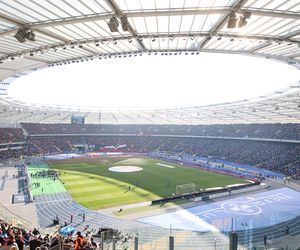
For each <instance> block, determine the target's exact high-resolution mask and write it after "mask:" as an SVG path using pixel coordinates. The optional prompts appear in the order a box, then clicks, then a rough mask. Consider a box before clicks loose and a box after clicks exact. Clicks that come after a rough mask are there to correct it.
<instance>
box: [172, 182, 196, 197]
mask: <svg viewBox="0 0 300 250" xmlns="http://www.w3.org/2000/svg"><path fill="white" fill-rule="evenodd" d="M196 191H197V186H196V185H195V183H187V184H181V185H176V194H177V195H182V194H190V193H193V192H196Z"/></svg>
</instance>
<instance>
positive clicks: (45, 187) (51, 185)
mask: <svg viewBox="0 0 300 250" xmlns="http://www.w3.org/2000/svg"><path fill="white" fill-rule="evenodd" d="M48 169H49V168H48V166H47V165H46V164H40V165H31V166H30V167H29V168H28V172H29V175H30V176H31V174H35V173H36V172H40V171H43V170H48ZM30 178H31V193H32V195H33V196H36V195H40V194H52V193H58V192H64V191H66V189H65V187H64V185H63V184H62V183H61V182H60V181H59V180H56V181H53V180H52V179H51V178H42V177H33V176H31V177H30ZM37 182H38V183H40V186H39V187H37V186H36V185H34V183H37Z"/></svg>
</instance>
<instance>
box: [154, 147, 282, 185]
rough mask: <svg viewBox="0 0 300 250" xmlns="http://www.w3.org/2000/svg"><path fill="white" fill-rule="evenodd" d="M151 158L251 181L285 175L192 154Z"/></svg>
mask: <svg viewBox="0 0 300 250" xmlns="http://www.w3.org/2000/svg"><path fill="white" fill-rule="evenodd" d="M149 155H150V156H151V157H157V158H160V159H164V160H168V161H173V162H177V163H184V164H186V165H188V166H194V167H195V166H196V167H200V168H204V169H206V170H208V171H213V172H218V173H225V174H229V175H233V176H238V177H244V178H249V179H260V178H262V177H268V178H270V177H273V178H278V179H281V180H283V178H284V177H285V175H283V174H281V173H276V172H273V171H270V170H266V169H258V168H256V167H253V166H249V165H242V164H237V163H233V162H228V161H223V160H214V159H211V158H205V157H199V156H193V155H190V154H181V155H180V156H178V155H177V154H172V153H170V152H158V151H156V152H152V153H150V154H149Z"/></svg>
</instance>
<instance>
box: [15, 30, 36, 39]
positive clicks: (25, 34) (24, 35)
mask: <svg viewBox="0 0 300 250" xmlns="http://www.w3.org/2000/svg"><path fill="white" fill-rule="evenodd" d="M14 37H15V38H16V39H17V40H18V41H19V42H20V43H24V42H26V40H29V41H35V33H34V32H33V31H32V30H31V29H30V28H28V27H26V28H21V29H19V30H18V31H17V33H16V34H15V35H14Z"/></svg>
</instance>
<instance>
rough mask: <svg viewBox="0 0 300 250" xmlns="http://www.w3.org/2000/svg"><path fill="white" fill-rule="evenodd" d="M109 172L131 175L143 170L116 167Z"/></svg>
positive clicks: (135, 167) (134, 167)
mask: <svg viewBox="0 0 300 250" xmlns="http://www.w3.org/2000/svg"><path fill="white" fill-rule="evenodd" d="M108 170H110V171H112V172H120V173H131V172H138V171H142V170H143V168H141V167H137V166H114V167H110V168H109V169H108Z"/></svg>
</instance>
